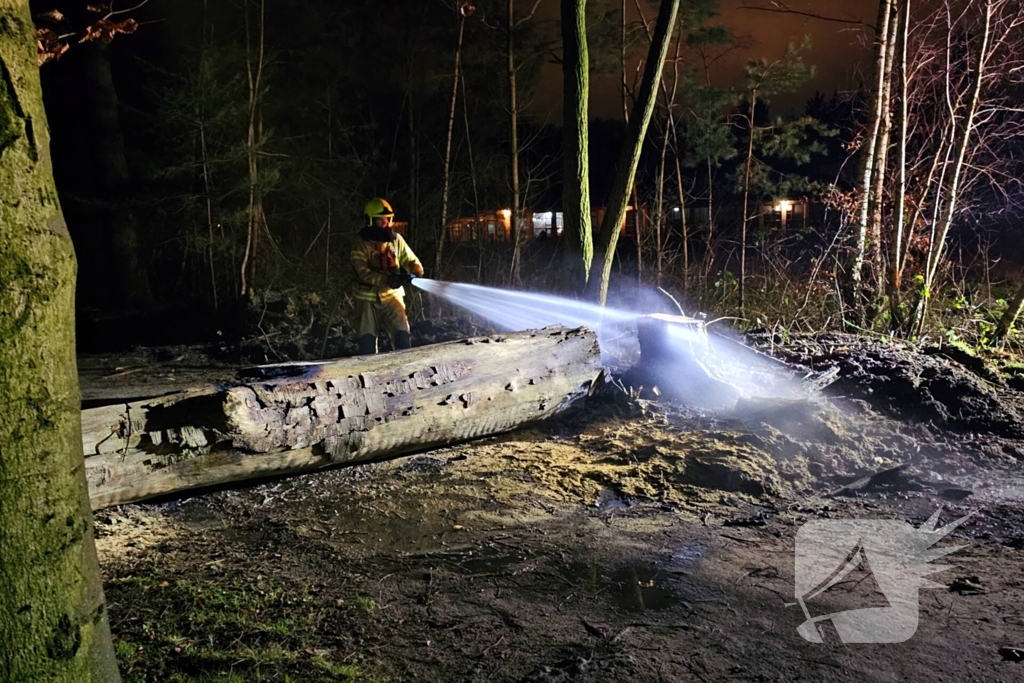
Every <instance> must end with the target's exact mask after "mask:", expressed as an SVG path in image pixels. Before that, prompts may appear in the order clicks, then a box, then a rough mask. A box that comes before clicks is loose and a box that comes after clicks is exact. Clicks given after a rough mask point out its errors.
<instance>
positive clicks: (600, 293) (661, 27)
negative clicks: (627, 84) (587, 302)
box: [587, 0, 679, 305]
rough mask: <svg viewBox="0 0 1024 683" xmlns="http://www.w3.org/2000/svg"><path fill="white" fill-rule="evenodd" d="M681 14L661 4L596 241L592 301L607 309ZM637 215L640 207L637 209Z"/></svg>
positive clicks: (675, 2) (675, 6)
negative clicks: (642, 156)
mask: <svg viewBox="0 0 1024 683" xmlns="http://www.w3.org/2000/svg"><path fill="white" fill-rule="evenodd" d="M678 12H679V0H662V3H661V9H660V10H659V11H658V23H657V25H656V26H655V28H654V38H653V40H652V41H651V49H650V51H649V52H648V54H647V63H646V64H645V65H644V77H643V80H642V81H641V82H640V91H639V93H638V94H637V99H636V103H635V104H634V107H633V113H632V114H630V117H629V123H628V124H627V126H626V138H625V140H624V141H623V145H622V151H621V152H620V154H619V160H618V163H617V165H616V168H615V179H614V180H613V181H612V189H611V192H610V193H609V194H608V209H607V211H606V212H605V215H604V221H603V222H602V223H601V231H600V233H599V234H598V237H597V249H596V252H597V258H595V259H594V262H593V264H592V265H591V269H590V270H591V272H590V277H589V278H588V282H587V291H588V294H589V298H591V299H594V300H596V301H598V302H599V303H600V304H601V305H604V303H605V300H606V299H607V298H608V281H609V279H610V278H611V274H612V262H613V261H614V260H615V247H616V245H617V244H618V241H619V233H620V232H621V231H622V222H623V221H624V220H625V218H626V207H627V205H628V204H629V190H630V188H631V187H632V186H633V181H634V179H635V177H636V167H637V165H638V164H639V162H640V153H641V151H642V150H643V143H644V138H645V137H646V135H647V126H648V125H649V124H650V122H651V114H652V113H653V112H654V104H655V101H656V100H657V88H658V85H659V83H661V72H662V70H663V68H664V66H665V58H666V57H667V56H668V48H669V44H670V43H671V42H672V31H673V29H674V28H675V25H676V15H677V14H678ZM635 210H637V211H639V210H640V207H636V209H635Z"/></svg>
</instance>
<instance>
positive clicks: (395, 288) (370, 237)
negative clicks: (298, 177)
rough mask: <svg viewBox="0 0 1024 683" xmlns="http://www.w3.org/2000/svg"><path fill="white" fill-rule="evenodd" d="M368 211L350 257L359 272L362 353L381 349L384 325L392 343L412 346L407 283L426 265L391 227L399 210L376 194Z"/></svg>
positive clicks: (359, 316)
mask: <svg viewBox="0 0 1024 683" xmlns="http://www.w3.org/2000/svg"><path fill="white" fill-rule="evenodd" d="M364 212H365V213H366V226H365V227H364V228H363V229H362V230H360V231H359V237H357V238H356V240H355V242H354V244H353V245H352V254H351V257H350V260H351V263H352V269H353V270H354V271H355V275H356V287H355V299H356V315H357V316H358V318H359V322H358V332H359V339H358V345H359V353H360V355H365V354H370V353H377V335H379V334H380V332H381V330H382V329H383V330H385V331H387V333H388V336H389V337H391V347H392V348H394V349H407V348H409V347H410V346H411V345H412V343H411V342H412V340H411V339H410V337H409V317H408V315H406V312H405V288H404V287H403V285H407V284H409V283H410V282H411V281H412V279H413V278H414V277H420V276H422V275H423V265H422V264H421V263H420V260H419V259H418V258H417V257H416V254H414V253H413V251H412V249H410V248H409V245H408V244H407V243H406V241H405V239H404V238H403V237H402V236H401V235H399V234H398V233H396V232H395V231H394V230H393V229H392V228H391V221H392V219H393V218H394V217H395V212H394V211H393V210H392V209H391V204H389V203H388V202H387V200H384V199H381V198H380V197H375V198H374V199H371V200H370V201H369V202H367V203H366V208H365V210H364Z"/></svg>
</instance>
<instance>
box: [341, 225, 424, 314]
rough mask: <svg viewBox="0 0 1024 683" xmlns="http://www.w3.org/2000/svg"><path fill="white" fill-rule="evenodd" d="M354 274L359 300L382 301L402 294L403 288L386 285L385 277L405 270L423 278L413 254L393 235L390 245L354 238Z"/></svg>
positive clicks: (406, 244) (418, 262)
mask: <svg viewBox="0 0 1024 683" xmlns="http://www.w3.org/2000/svg"><path fill="white" fill-rule="evenodd" d="M350 261H351V263H352V270H354V271H355V274H356V288H355V292H354V295H355V298H356V299H358V300H360V301H373V302H382V301H387V300H388V299H392V298H394V297H396V296H398V297H401V296H404V295H405V291H404V289H403V288H401V287H399V288H398V289H392V288H391V287H389V286H388V275H390V274H393V273H398V272H400V271H401V270H405V271H406V272H409V273H414V274H415V275H423V264H421V263H420V260H419V259H418V258H417V257H416V254H414V253H413V251H412V249H411V248H410V247H409V245H408V243H406V241H405V239H404V238H403V237H402V236H401V235H399V234H397V233H396V234H395V239H394V241H393V242H374V241H370V240H365V239H363V238H362V237H356V239H355V241H354V242H353V244H352V254H351V257H350Z"/></svg>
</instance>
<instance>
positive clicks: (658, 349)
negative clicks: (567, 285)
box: [412, 278, 806, 407]
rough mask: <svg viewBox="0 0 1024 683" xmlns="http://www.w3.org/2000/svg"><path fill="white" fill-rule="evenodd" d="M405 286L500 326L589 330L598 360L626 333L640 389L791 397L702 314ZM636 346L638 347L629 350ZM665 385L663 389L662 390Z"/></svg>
mask: <svg viewBox="0 0 1024 683" xmlns="http://www.w3.org/2000/svg"><path fill="white" fill-rule="evenodd" d="M412 282H413V285H415V286H416V287H418V288H419V289H421V290H423V291H425V292H428V293H430V294H432V295H434V296H438V297H441V298H442V299H444V300H446V301H449V302H451V303H453V304H455V305H456V306H459V307H461V308H463V309H465V310H467V311H469V312H471V313H474V314H476V315H478V316H480V317H481V318H484V319H486V320H488V321H490V322H491V323H493V324H494V325H496V326H498V327H499V328H502V329H504V330H508V331H512V330H527V329H537V328H542V327H547V326H549V325H564V326H567V327H580V326H585V327H588V328H590V329H592V330H594V332H596V333H597V337H598V342H599V343H600V345H601V352H602V356H603V359H604V360H605V362H606V363H609V362H614V361H618V360H620V359H621V358H622V355H623V354H622V353H621V348H622V347H623V346H624V340H628V342H627V343H628V344H631V345H632V347H633V349H634V351H636V350H639V351H640V352H641V353H640V362H639V363H638V364H637V365H636V366H634V368H633V370H631V371H630V372H631V373H633V374H634V375H637V377H636V379H637V380H638V381H639V382H640V384H643V385H644V386H646V387H647V388H649V389H650V388H651V387H653V386H654V385H655V384H657V386H659V388H660V390H661V392H662V393H663V394H665V393H667V394H668V395H669V396H672V397H674V398H679V399H681V400H683V401H685V402H687V403H689V404H694V405H700V406H703V407H720V406H726V405H728V404H729V403H730V402H731V403H733V404H734V403H735V400H736V399H737V398H739V397H747V398H752V397H762V398H764V397H772V398H796V397H799V396H800V395H802V394H806V391H802V390H801V388H800V386H799V384H798V383H797V382H796V381H794V380H790V379H788V378H785V377H781V376H780V374H779V372H778V367H773V366H772V364H771V363H769V362H768V361H767V360H766V359H765V358H763V357H762V356H761V355H760V354H758V353H757V352H755V351H754V350H752V349H749V348H747V347H745V346H743V345H742V344H739V343H737V342H734V341H732V340H729V339H726V338H722V337H719V336H718V335H714V334H708V332H707V328H706V325H705V323H704V321H702V320H698V319H695V318H688V317H685V316H679V315H662V314H648V313H642V312H638V311H624V310H620V309H616V308H611V307H608V306H598V305H597V304H593V303H589V302H585V301H578V300H576V299H570V298H567V297H560V296H554V295H551V294H539V293H535V292H523V291H515V290H508V289H498V288H494V287H484V286H482V285H472V284H465V283H455V282H442V281H439V280H431V279H429V278H416V279H415V280H413V281H412ZM637 347H639V349H637ZM666 390H667V392H666Z"/></svg>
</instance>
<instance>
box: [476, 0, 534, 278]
mask: <svg viewBox="0 0 1024 683" xmlns="http://www.w3.org/2000/svg"><path fill="white" fill-rule="evenodd" d="M514 28H515V0H508V25H507V31H508V36H507V38H508V42H507V53H508V54H507V57H508V100H509V128H510V130H509V145H510V147H511V149H510V150H509V152H510V155H511V157H512V159H511V161H512V167H511V169H510V175H511V179H512V206H511V207H510V211H511V215H510V217H509V220H511V221H512V225H511V229H512V275H511V279H512V285H513V286H516V285H518V284H519V283H520V275H519V270H520V263H519V262H520V255H521V249H522V235H521V234H520V230H519V214H520V208H519V123H518V119H519V105H518V101H517V98H516V60H515V41H514V37H513V30H514ZM466 135H467V136H468V135H469V133H468V132H467V133H466ZM473 192H474V193H475V192H476V188H475V187H474V189H473Z"/></svg>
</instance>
